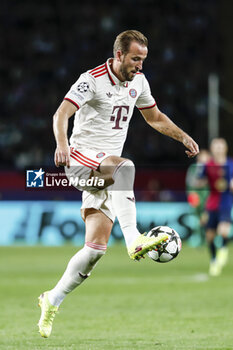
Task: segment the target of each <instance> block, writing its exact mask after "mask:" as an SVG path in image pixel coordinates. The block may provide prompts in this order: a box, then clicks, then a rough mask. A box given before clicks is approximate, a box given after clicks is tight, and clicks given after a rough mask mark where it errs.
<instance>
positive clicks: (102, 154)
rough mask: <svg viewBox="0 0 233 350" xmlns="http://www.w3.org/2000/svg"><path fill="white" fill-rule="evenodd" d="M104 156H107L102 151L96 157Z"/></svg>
mask: <svg viewBox="0 0 233 350" xmlns="http://www.w3.org/2000/svg"><path fill="white" fill-rule="evenodd" d="M103 156H105V153H104V152H100V153H98V154H97V155H96V158H102V157H103Z"/></svg>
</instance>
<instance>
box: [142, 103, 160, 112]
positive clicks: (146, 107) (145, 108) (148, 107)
mask: <svg viewBox="0 0 233 350" xmlns="http://www.w3.org/2000/svg"><path fill="white" fill-rule="evenodd" d="M154 106H156V102H155V103H154V104H153V105H152V106H148V107H141V108H139V107H138V109H139V110H140V111H141V110H143V109H150V108H153V107H154Z"/></svg>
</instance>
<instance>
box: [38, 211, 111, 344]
mask: <svg viewBox="0 0 233 350" xmlns="http://www.w3.org/2000/svg"><path fill="white" fill-rule="evenodd" d="M84 216H85V226H86V237H85V245H84V247H83V248H82V249H81V250H79V251H78V252H77V253H76V254H75V255H74V256H73V257H72V258H71V260H70V261H69V263H68V265H67V268H66V270H65V272H64V274H63V276H62V278H61V279H60V280H59V282H58V283H57V285H56V286H55V287H54V288H53V289H52V290H50V291H47V292H44V293H42V294H41V295H40V296H39V306H40V307H41V317H40V320H39V323H38V326H39V332H40V334H41V336H42V337H45V338H48V337H49V336H50V334H51V331H52V325H53V320H54V317H55V315H56V313H57V311H58V307H59V306H60V304H61V303H62V301H63V300H64V298H65V297H66V296H67V295H68V294H69V293H70V292H71V291H72V290H74V289H75V288H76V287H78V286H79V285H80V284H81V283H83V282H84V281H85V280H86V279H87V278H88V277H89V276H90V273H91V271H92V270H93V268H94V267H95V266H96V264H97V262H98V260H99V259H100V258H101V257H102V256H103V255H104V254H105V251H106V248H107V242H108V239H109V236H110V233H111V230H112V225H113V222H112V221H111V220H110V219H109V218H108V217H107V216H106V215H105V214H103V213H102V212H101V211H99V210H96V209H92V208H90V209H85V215H84Z"/></svg>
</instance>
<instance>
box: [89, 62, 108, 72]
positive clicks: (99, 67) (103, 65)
mask: <svg viewBox="0 0 233 350" xmlns="http://www.w3.org/2000/svg"><path fill="white" fill-rule="evenodd" d="M104 67H105V63H104V64H101V65H100V66H98V67H95V68H93V69H92V70H91V71H90V72H89V73H90V74H92V73H94V72H95V71H97V70H99V69H102V68H104Z"/></svg>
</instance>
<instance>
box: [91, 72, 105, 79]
mask: <svg viewBox="0 0 233 350" xmlns="http://www.w3.org/2000/svg"><path fill="white" fill-rule="evenodd" d="M107 73H108V72H107V71H105V72H102V73H100V74H96V75H93V77H94V78H98V77H101V75H104V74H107Z"/></svg>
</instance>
